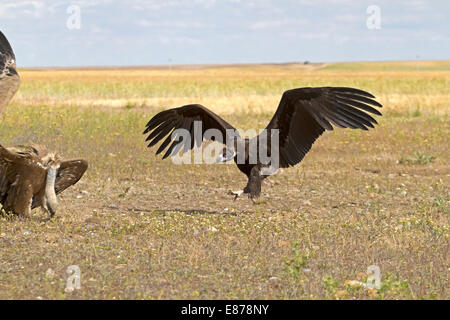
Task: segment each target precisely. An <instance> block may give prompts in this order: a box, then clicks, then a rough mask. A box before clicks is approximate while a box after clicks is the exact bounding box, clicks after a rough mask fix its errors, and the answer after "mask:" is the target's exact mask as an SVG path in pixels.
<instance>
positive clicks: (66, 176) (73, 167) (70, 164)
mask: <svg viewBox="0 0 450 320" xmlns="http://www.w3.org/2000/svg"><path fill="white" fill-rule="evenodd" d="M87 168H88V163H87V161H86V160H82V159H77V160H67V161H63V162H62V163H61V166H60V167H59V169H58V173H57V175H56V182H55V192H56V194H59V193H61V192H63V191H64V190H66V189H67V188H68V187H70V186H73V185H74V184H75V183H77V182H78V181H79V180H80V179H81V177H82V176H83V174H84V173H85V172H86V170H87Z"/></svg>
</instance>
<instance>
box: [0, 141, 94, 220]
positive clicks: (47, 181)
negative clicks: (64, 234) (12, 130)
mask: <svg viewBox="0 0 450 320" xmlns="http://www.w3.org/2000/svg"><path fill="white" fill-rule="evenodd" d="M87 167H88V164H87V162H86V161H85V160H83V159H77V160H66V161H63V160H61V158H60V156H59V155H58V154H55V153H52V152H49V151H48V150H47V148H45V147H44V146H40V145H34V144H33V145H30V146H16V147H11V148H5V147H3V146H1V145H0V203H1V204H2V207H3V209H4V210H5V211H6V212H11V213H14V214H17V215H19V216H25V217H28V216H29V215H30V212H31V210H32V209H34V208H36V207H39V206H40V207H41V208H42V209H43V210H44V211H46V212H49V213H50V217H53V216H54V214H55V212H56V207H57V205H58V200H57V198H56V195H57V194H59V193H61V192H63V191H64V190H65V189H67V188H68V187H70V186H72V185H74V184H75V183H77V182H78V180H80V179H81V177H82V176H83V174H84V172H85V171H86V169H87Z"/></svg>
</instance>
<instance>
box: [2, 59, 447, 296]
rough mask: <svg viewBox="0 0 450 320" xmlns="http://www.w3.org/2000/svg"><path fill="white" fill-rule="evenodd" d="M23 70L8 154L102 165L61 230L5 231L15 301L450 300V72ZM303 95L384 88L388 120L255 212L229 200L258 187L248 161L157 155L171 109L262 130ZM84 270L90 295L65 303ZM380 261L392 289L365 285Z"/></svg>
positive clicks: (298, 171) (268, 196)
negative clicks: (160, 121) (30, 147)
mask: <svg viewBox="0 0 450 320" xmlns="http://www.w3.org/2000/svg"><path fill="white" fill-rule="evenodd" d="M19 72H20V74H21V78H22V85H21V88H20V90H19V92H18V93H17V95H16V96H15V98H14V99H13V101H12V102H11V104H10V106H9V107H8V108H7V110H6V113H5V115H4V117H3V119H2V120H1V121H2V126H1V128H0V136H1V142H0V143H1V144H2V145H6V146H9V145H13V144H19V143H28V142H36V143H43V144H46V145H48V146H49V147H50V148H52V149H55V150H57V151H59V152H60V153H61V154H62V155H63V156H64V157H65V158H73V157H82V158H85V159H87V160H88V161H89V164H90V167H89V169H88V172H87V173H86V175H85V176H84V177H83V179H82V180H81V181H80V183H78V184H77V185H75V186H74V187H72V188H70V189H68V190H67V191H66V192H64V193H63V194H62V196H61V197H60V198H61V199H60V200H61V201H60V209H59V211H58V212H57V215H56V217H55V218H54V219H53V220H51V221H50V222H43V221H42V218H43V214H42V213H41V212H39V211H38V210H36V211H35V212H34V215H33V217H32V218H31V219H28V220H20V219H17V218H15V217H12V216H9V215H4V216H3V217H1V218H0V257H1V259H0V299H180V298H185V299H190V298H194V299H436V298H438V299H448V298H449V291H448V288H449V285H448V266H449V258H448V247H449V229H448V228H449V214H450V211H449V201H450V196H449V188H448V185H449V180H450V166H449V158H450V153H449V143H448V140H449V136H450V123H449V111H450V91H449V88H450V61H439V62H432V61H430V62H427V61H420V62H389V63H387V62H386V63H343V64H324V65H302V64H287V65H259V66H258V65H243V66H233V67H226V66H210V67H207V68H203V67H202V68H200V67H199V68H192V67H191V68H188V67H173V68H171V69H168V68H167V69H164V68H153V69H152V68H141V69H139V68H132V69H123V68H122V69H114V68H110V69H106V70H101V69H98V70H94V69H88V70H82V69H72V70H62V69H57V70H46V69H41V70H39V69H23V70H19ZM304 86H349V87H356V88H360V89H363V90H366V91H369V92H371V93H373V94H374V95H375V96H376V97H377V100H378V101H380V102H381V103H382V104H383V106H384V107H383V109H382V110H381V111H382V113H383V117H380V118H378V119H377V120H379V126H377V127H376V129H374V130H371V131H368V132H361V131H355V130H343V129H337V130H335V131H334V132H327V133H326V134H325V135H324V136H322V137H321V138H320V139H319V140H318V141H317V142H316V144H315V145H314V146H313V148H312V150H311V152H310V153H309V154H308V155H307V156H306V157H305V159H304V160H303V162H302V163H301V164H300V165H298V166H296V167H294V168H290V169H285V170H282V172H279V173H278V174H277V175H275V176H273V177H271V178H270V179H268V180H267V184H264V185H263V195H262V198H261V200H260V201H259V202H258V203H257V204H256V205H254V204H252V203H251V201H249V200H248V199H239V200H237V201H235V202H234V201H233V197H232V196H230V195H228V194H227V192H228V191H229V190H230V189H233V190H235V189H236V188H241V187H244V186H245V183H246V178H245V176H244V175H242V174H241V173H240V172H239V171H238V169H237V168H236V167H235V166H230V165H222V166H211V165H206V164H205V165H190V166H177V165H174V164H173V163H172V162H171V161H170V160H164V161H162V160H161V159H160V157H159V156H155V155H154V153H155V151H156V148H154V149H147V148H146V144H145V137H144V136H143V135H142V131H143V129H144V126H145V124H146V122H147V121H148V120H149V119H150V118H151V117H152V116H153V115H154V114H155V113H157V112H159V111H161V110H163V109H166V108H171V107H176V106H180V105H183V104H189V103H201V104H203V105H205V106H207V107H209V108H211V109H212V110H213V111H215V112H217V113H218V114H220V115H222V116H224V118H225V119H226V120H227V121H229V122H230V123H232V124H234V125H235V126H236V127H237V128H240V129H249V128H255V129H262V128H264V127H265V126H266V124H267V123H268V121H269V120H270V118H271V116H272V115H273V113H274V112H275V110H276V107H277V104H278V101H279V99H280V97H281V94H282V93H283V91H285V90H287V89H291V88H296V87H304ZM71 265H76V266H78V267H79V269H80V271H81V278H80V279H81V288H80V289H79V290H74V291H69V290H66V285H67V280H68V278H69V276H70V275H69V274H68V273H67V268H68V267H69V266H71ZM371 265H376V266H378V267H379V269H380V276H381V287H380V288H379V289H378V290H376V289H374V290H372V289H367V288H365V287H364V286H363V285H361V282H363V283H364V282H365V281H366V280H367V277H368V274H367V268H368V267H369V266H371ZM357 281H359V282H357Z"/></svg>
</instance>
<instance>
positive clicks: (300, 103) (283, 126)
mask: <svg viewBox="0 0 450 320" xmlns="http://www.w3.org/2000/svg"><path fill="white" fill-rule="evenodd" d="M374 98H375V97H374V96H373V95H372V94H370V93H368V92H366V91H362V90H359V89H354V88H345V87H320V88H297V89H292V90H288V91H286V92H284V94H283V96H282V98H281V101H280V104H279V106H278V109H277V111H276V112H275V114H274V116H273V118H272V120H271V121H270V122H269V124H268V125H267V127H266V130H267V131H266V133H265V134H264V135H262V134H259V135H257V136H255V137H253V138H252V139H247V138H246V139H242V138H241V137H240V136H239V135H238V134H235V138H234V141H233V142H232V144H231V148H230V146H229V144H228V143H227V147H226V148H224V150H223V154H222V156H221V157H219V158H218V160H220V161H228V160H232V159H233V160H234V161H235V163H236V164H237V167H238V168H239V170H241V171H242V172H243V173H244V174H245V175H246V176H247V177H248V183H247V186H246V187H245V188H244V190H241V191H238V192H236V193H235V194H236V197H238V196H240V195H241V194H243V193H245V194H248V196H249V197H250V198H251V199H252V200H253V198H255V197H258V196H259V195H260V193H261V181H262V179H264V178H265V177H266V176H267V175H268V173H267V172H269V171H270V170H266V171H264V170H263V169H268V168H270V167H271V163H263V162H262V161H261V159H260V155H261V154H264V153H260V151H261V148H265V149H266V150H265V152H266V154H268V155H273V153H274V150H273V149H274V147H273V146H272V145H271V141H272V140H271V139H269V138H268V137H272V135H273V134H274V133H275V130H276V132H277V134H278V138H279V139H278V145H277V147H278V148H277V152H278V155H279V157H278V159H279V160H278V162H279V163H278V167H280V168H287V167H290V166H294V165H296V164H297V163H299V162H300V161H301V160H302V159H303V157H304V156H305V155H306V153H307V152H308V151H309V150H310V149H311V146H312V145H313V143H314V141H316V139H317V138H318V137H319V136H320V135H321V134H322V133H324V131H325V130H333V125H335V126H337V127H341V128H351V129H362V130H368V128H373V127H374V124H377V121H376V120H375V119H374V118H373V117H372V116H370V115H369V114H368V113H372V114H376V115H381V113H380V112H379V111H378V110H376V109H375V108H374V107H373V106H376V107H381V104H380V103H378V102H377V101H375V100H374ZM364 111H365V112H364ZM195 121H201V123H202V134H203V133H205V131H206V130H208V129H217V130H219V131H220V132H221V133H222V135H223V137H225V136H226V132H227V130H229V129H234V128H233V126H231V125H230V124H229V123H228V122H226V121H225V120H223V119H222V118H220V117H219V116H218V115H216V114H215V113H213V112H211V111H210V110H208V109H207V108H205V107H204V106H201V105H198V104H193V105H186V106H182V107H179V108H174V109H169V110H165V111H162V112H160V113H158V114H157V115H155V116H154V117H153V118H152V119H151V120H150V121H149V122H148V123H147V125H146V129H145V131H144V134H147V133H149V132H151V133H150V134H149V136H148V137H147V141H150V144H149V145H148V146H149V147H152V146H154V145H155V144H157V143H158V142H159V141H161V140H162V139H163V138H164V137H165V136H167V135H169V136H168V137H167V138H166V139H165V140H164V141H163V143H162V144H161V145H160V147H159V149H158V150H157V152H156V154H159V153H161V152H162V151H163V150H164V149H166V148H167V147H168V146H169V145H170V146H169V148H168V149H167V151H166V153H165V155H164V156H163V159H165V158H167V157H168V156H174V155H175V154H177V153H178V152H179V151H180V149H181V147H183V146H184V149H183V151H184V152H186V151H187V150H189V149H192V148H193V147H194V144H197V146H200V144H201V142H202V140H200V141H198V140H199V139H191V141H190V144H189V143H188V141H183V138H182V136H181V135H179V134H178V135H177V134H176V133H174V132H175V131H174V130H176V129H184V130H187V131H189V133H190V136H191V137H194V127H195V125H194V122H195ZM172 133H174V134H172ZM202 137H203V136H202ZM185 140H186V139H185ZM211 140H213V139H211ZM227 141H228V140H227ZM171 143H172V144H171ZM252 145H256V146H257V151H256V153H257V156H256V157H253V159H256V161H255V160H253V161H250V159H251V158H252V157H251V155H252V152H253V153H255V151H252V150H251V148H249V146H252ZM275 169H278V168H276V167H275Z"/></svg>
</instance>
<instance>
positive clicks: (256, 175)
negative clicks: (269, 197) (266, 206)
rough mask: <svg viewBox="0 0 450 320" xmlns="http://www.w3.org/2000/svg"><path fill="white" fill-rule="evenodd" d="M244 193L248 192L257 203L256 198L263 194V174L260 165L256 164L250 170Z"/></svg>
mask: <svg viewBox="0 0 450 320" xmlns="http://www.w3.org/2000/svg"><path fill="white" fill-rule="evenodd" d="M244 193H248V197H249V198H250V199H251V200H252V202H253V203H255V200H254V198H259V196H260V194H261V174H260V169H259V167H258V166H254V167H253V168H252V170H251V171H250V176H249V177H248V182H247V186H246V187H245V188H244Z"/></svg>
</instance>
